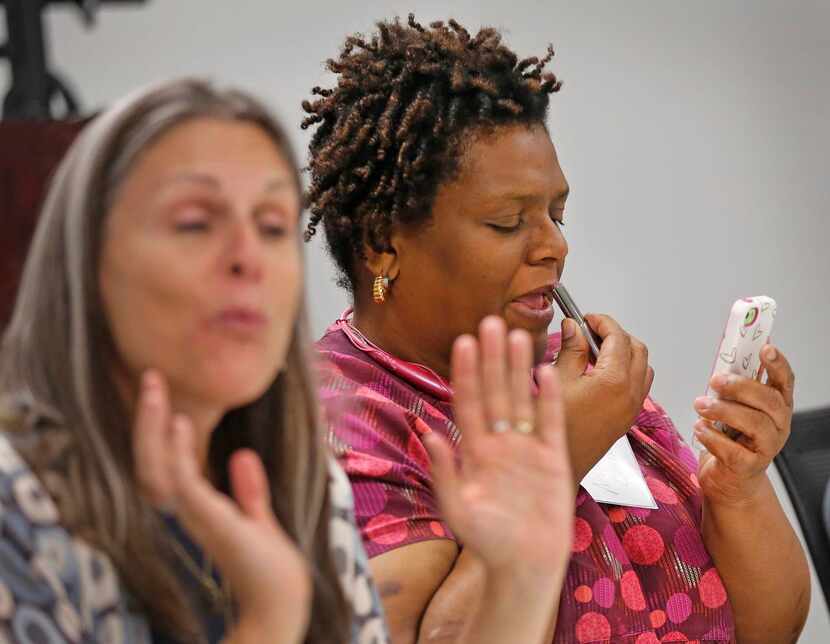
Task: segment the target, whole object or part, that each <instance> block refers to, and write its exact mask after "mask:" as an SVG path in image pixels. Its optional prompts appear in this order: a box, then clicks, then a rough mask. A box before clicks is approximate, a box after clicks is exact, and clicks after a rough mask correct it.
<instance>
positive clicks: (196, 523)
mask: <svg viewBox="0 0 830 644" xmlns="http://www.w3.org/2000/svg"><path fill="white" fill-rule="evenodd" d="M300 211H301V208H300V182H299V177H298V174H297V169H296V165H295V163H294V159H293V155H292V151H291V149H290V146H289V142H288V139H287V137H286V136H285V134H284V133H283V131H282V129H281V128H280V126H279V125H278V124H277V123H276V122H275V121H274V119H273V118H272V117H271V116H270V115H269V113H268V111H267V110H266V109H265V108H264V107H263V106H262V105H260V104H259V103H258V102H257V101H255V100H254V99H252V98H250V97H249V96H247V95H245V94H242V93H239V92H235V91H228V92H225V91H218V90H215V89H214V88H212V87H211V86H210V85H208V84H207V83H203V82H200V81H195V80H184V81H177V82H172V83H167V84H164V85H161V86H158V87H154V88H151V89H148V90H142V91H139V92H136V93H134V94H132V95H130V96H128V97H127V98H125V99H123V100H122V101H120V102H119V103H117V104H116V105H115V106H114V107H113V108H112V109H110V110H108V111H107V112H105V113H103V114H102V115H101V116H99V117H98V118H96V119H95V120H94V121H93V122H92V123H91V124H90V125H89V126H88V127H87V128H86V129H85V131H84V132H83V133H82V134H81V136H80V138H79V139H78V140H77V141H76V142H75V144H74V145H73V147H72V148H71V150H70V151H69V153H68V155H67V156H66V158H65V159H64V161H63V163H62V164H61V166H60V168H59V169H58V171H57V174H56V176H55V178H54V181H53V183H52V186H51V189H50V191H49V194H48V197H47V199H46V202H45V204H44V208H43V211H42V214H41V218H40V221H39V225H38V229H37V232H36V235H35V239H34V241H33V245H32V248H31V250H30V253H29V256H28V259H27V263H26V266H25V270H24V275H23V279H22V283H21V286H20V291H19V297H18V300H17V302H16V307H15V310H14V314H13V317H12V320H11V322H10V324H9V327H8V329H7V331H6V333H5V337H4V339H3V344H2V354H1V355H0V394H2V399H3V403H2V413H1V414H0V430H2V431H0V642H6V641H14V642H21V643H24V644H25V643H28V642H42V643H46V642H48V643H52V642H66V641H69V642H81V641H83V642H89V641H95V642H108V643H117V642H131V643H132V642H149V641H153V642H168V641H180V642H188V643H190V642H196V641H211V642H215V641H218V640H219V639H220V638H222V637H227V638H229V641H232V642H235V643H238V642H266V641H267V642H275V641H279V642H347V641H351V642H367V643H369V642H385V641H386V633H385V626H384V623H383V618H382V616H381V613H380V609H379V603H378V601H377V596H376V593H375V592H374V590H373V586H372V585H371V580H370V578H369V575H368V573H367V572H366V565H365V555H364V553H363V551H362V547H361V545H360V539H359V536H358V535H357V533H356V532H355V530H354V526H353V519H352V512H353V510H352V502H351V492H350V489H349V486H348V482H347V481H346V479H345V477H344V476H343V474H342V472H340V471H339V470H338V469H337V468H336V466H333V464H332V463H331V462H330V459H329V458H328V457H327V455H326V452H325V449H324V445H323V444H322V443H321V440H320V435H319V432H318V431H317V428H318V420H317V406H316V405H317V403H316V398H315V395H314V391H313V382H312V378H311V377H310V375H309V360H308V358H307V357H306V345H307V342H306V329H305V321H304V312H303V309H304V306H303V301H302V300H303V298H302V255H301V248H300V242H299V235H298V226H299V218H300ZM266 472H267V473H268V474H267V475H266ZM229 495H230V496H231V497H233V499H234V500H235V502H233V501H231V500H230V498H229ZM214 566H216V568H214ZM220 573H221V574H220ZM310 615H313V619H310V618H309V616H310Z"/></svg>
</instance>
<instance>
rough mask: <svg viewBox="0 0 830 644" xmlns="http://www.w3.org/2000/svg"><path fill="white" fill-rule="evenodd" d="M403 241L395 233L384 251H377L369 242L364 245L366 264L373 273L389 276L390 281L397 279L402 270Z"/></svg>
mask: <svg viewBox="0 0 830 644" xmlns="http://www.w3.org/2000/svg"><path fill="white" fill-rule="evenodd" d="M401 242H402V239H401V237H400V236H399V235H398V234H397V233H393V234H392V237H391V238H390V239H389V245H388V247H387V249H386V250H385V251H383V252H378V251H376V250H375V249H373V248H372V247H371V246H370V245H369V244H365V245H364V248H363V250H364V253H365V254H366V261H365V265H366V268H367V269H368V270H369V272H370V273H371V274H372V275H374V276H377V275H382V276H383V277H388V278H389V281H390V282H394V281H395V279H396V278H397V277H398V275H399V274H400V272H401V264H400V253H399V249H400V246H401Z"/></svg>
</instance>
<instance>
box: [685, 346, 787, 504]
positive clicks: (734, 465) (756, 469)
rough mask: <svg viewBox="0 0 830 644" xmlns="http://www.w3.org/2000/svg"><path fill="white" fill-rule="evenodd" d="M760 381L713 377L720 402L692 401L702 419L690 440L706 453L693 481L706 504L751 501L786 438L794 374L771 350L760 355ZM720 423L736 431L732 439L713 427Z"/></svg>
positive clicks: (771, 348)
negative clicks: (764, 377) (696, 480)
mask: <svg viewBox="0 0 830 644" xmlns="http://www.w3.org/2000/svg"><path fill="white" fill-rule="evenodd" d="M761 365H762V369H761V373H760V374H759V376H758V377H759V379H760V378H761V377H762V375H763V372H764V370H766V373H767V376H768V379H767V383H766V384H763V383H761V382H760V381H759V380H753V379H751V378H742V377H740V376H735V375H729V376H725V375H715V376H713V377H712V380H711V381H710V385H711V387H712V389H714V390H715V391H716V392H717V394H718V396H719V398H718V399H715V398H710V397H706V396H703V397H701V398H698V399H697V400H695V410H697V413H698V414H699V415H700V416H701V419H700V420H698V421H697V423H695V425H694V432H695V437H696V438H697V440H698V441H700V443H701V445H703V446H704V447H705V448H706V450H707V451H705V452H702V453H701V455H700V468H699V473H698V479H699V481H700V486H701V488H702V490H703V493H704V495H705V496H706V499H707V501H713V502H720V503H729V504H741V503H744V502H747V501H752V499H753V497H754V495H755V494H756V493H757V492H759V490H760V489H761V487H762V484H763V479H764V473H765V472H766V469H767V467H769V464H770V462H771V461H772V459H773V458H775V456H776V455H777V454H778V452H780V451H781V449H782V448H783V447H784V444H785V443H786V442H787V438H789V436H790V424H791V422H792V415H793V391H794V388H795V375H794V374H793V370H792V368H791V367H790V363H789V361H788V360H787V358H786V357H784V354H783V353H781V351H779V350H778V349H776V348H775V347H773V346H772V345H767V346H766V347H764V349H763V351H761ZM715 421H720V422H722V423H725V424H726V425H729V426H730V427H732V428H734V429H737V430H738V431H739V432H741V434H740V435H739V436H738V438H737V439H736V440H732V439H731V438H729V437H727V436H725V435H724V434H723V433H722V432H721V431H720V430H719V429H717V428H716V427H715V426H714V424H713V423H714V422H715Z"/></svg>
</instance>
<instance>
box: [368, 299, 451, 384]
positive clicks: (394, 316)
mask: <svg viewBox="0 0 830 644" xmlns="http://www.w3.org/2000/svg"><path fill="white" fill-rule="evenodd" d="M352 324H353V325H354V326H355V327H357V328H358V329H359V330H360V332H361V333H362V334H363V335H364V336H366V338H367V339H368V340H369V341H370V342H372V343H373V344H375V345H377V346H378V347H380V348H381V349H383V350H384V351H386V352H387V353H390V354H392V355H393V356H395V357H396V358H400V359H401V360H406V361H407V362H415V363H417V364H421V365H424V366H425V367H429V368H430V369H432V370H433V371H434V372H435V373H437V374H438V375H439V376H441V377H442V378H444V379H446V380H449V377H450V352H449V351H447V350H438V351H433V350H430V349H429V347H440V346H442V343H441V338H439V337H437V336H435V335H433V334H431V331H432V330H431V328H430V327H429V326H428V325H426V324H420V321H416V322H413V320H412V319H411V318H410V317H409V316H406V315H404V314H402V312H401V311H400V309H399V308H397V307H395V305H394V304H392V303H391V302H390V301H387V302H384V303H383V304H376V303H375V302H357V301H355V303H354V314H353V318H352ZM416 327H417V328H416Z"/></svg>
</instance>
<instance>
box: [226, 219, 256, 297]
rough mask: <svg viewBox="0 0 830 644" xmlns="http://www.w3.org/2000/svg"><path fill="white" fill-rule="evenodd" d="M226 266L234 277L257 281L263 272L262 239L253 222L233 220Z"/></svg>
mask: <svg viewBox="0 0 830 644" xmlns="http://www.w3.org/2000/svg"><path fill="white" fill-rule="evenodd" d="M226 266H227V271H228V273H229V275H230V276H231V277H232V278H234V279H243V280H250V281H255V282H258V281H260V280H261V279H262V276H263V273H264V257H263V248H262V239H261V237H260V235H259V231H258V230H257V228H256V225H255V224H254V223H253V222H241V221H240V222H235V223H234V224H233V225H232V226H231V230H230V234H229V238H228V244H227V252H226Z"/></svg>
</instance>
